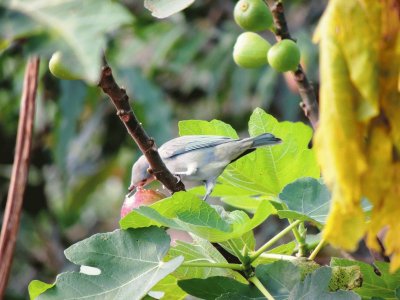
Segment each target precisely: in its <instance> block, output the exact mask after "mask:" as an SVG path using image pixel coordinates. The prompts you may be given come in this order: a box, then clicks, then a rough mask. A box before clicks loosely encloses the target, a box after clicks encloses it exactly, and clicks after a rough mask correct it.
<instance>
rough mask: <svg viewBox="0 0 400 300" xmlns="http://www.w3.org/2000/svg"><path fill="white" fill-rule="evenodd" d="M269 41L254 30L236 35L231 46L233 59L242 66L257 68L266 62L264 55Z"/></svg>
mask: <svg viewBox="0 0 400 300" xmlns="http://www.w3.org/2000/svg"><path fill="white" fill-rule="evenodd" d="M270 47H271V45H270V43H268V41H266V40H265V39H263V38H262V37H261V36H260V35H258V34H257V33H254V32H244V33H242V34H241V35H239V36H238V38H237V40H236V43H235V45H234V46H233V60H234V61H235V63H236V64H237V65H238V66H240V67H242V68H258V67H262V66H263V65H265V64H267V59H266V55H267V52H268V50H269V48H270Z"/></svg>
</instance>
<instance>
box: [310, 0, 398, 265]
mask: <svg viewBox="0 0 400 300" xmlns="http://www.w3.org/2000/svg"><path fill="white" fill-rule="evenodd" d="M397 1H398V0H381V1H376V0H357V1H355V0H354V1H349V0H331V1H330V2H329V5H328V8H327V10H326V11H325V13H324V16H323V18H322V19H321V23H320V24H319V26H318V29H317V33H316V35H315V39H318V41H319V43H320V74H321V88H320V120H319V127H318V129H317V132H316V135H315V141H314V142H315V149H316V151H317V155H318V159H319V162H320V164H321V168H322V173H323V175H324V177H325V181H326V182H327V184H328V186H329V187H330V189H331V190H332V202H333V203H332V208H331V212H330V215H329V217H328V223H327V225H326V228H325V230H324V236H325V238H326V239H327V240H328V241H329V242H331V243H332V244H333V245H335V246H338V247H342V248H344V249H348V250H354V249H355V248H356V246H357V244H358V241H359V240H360V239H361V238H362V237H363V235H364V234H365V233H366V231H367V232H368V239H367V242H368V245H369V246H371V247H376V246H377V245H376V235H377V234H378V233H379V232H380V231H381V230H382V229H383V228H386V229H387V232H386V237H385V240H384V244H385V246H386V252H387V254H388V255H391V256H392V264H391V270H395V269H397V268H399V267H400V239H399V238H398V232H400V225H399V224H400V222H399V220H398V219H399V216H400V201H399V199H400V167H399V165H400V121H399V120H400V93H399V74H400V71H399V70H400V63H399V62H400V50H399V49H400V46H399V44H400V33H399V32H400V30H399V29H400V21H399V16H398V14H399V10H400V7H399V6H396V3H398V2H397ZM362 197H367V198H368V199H369V200H370V202H371V203H372V204H373V206H374V208H373V212H372V216H371V221H370V222H369V223H366V222H365V216H364V214H363V212H362V210H361V208H360V200H361V198H362Z"/></svg>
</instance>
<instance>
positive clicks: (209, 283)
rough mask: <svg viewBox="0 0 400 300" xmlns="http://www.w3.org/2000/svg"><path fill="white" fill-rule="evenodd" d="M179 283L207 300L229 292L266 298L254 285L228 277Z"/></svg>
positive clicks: (183, 287)
mask: <svg viewBox="0 0 400 300" xmlns="http://www.w3.org/2000/svg"><path fill="white" fill-rule="evenodd" d="M178 285H179V286H180V287H181V289H183V290H184V291H185V292H187V293H188V294H190V295H192V296H195V297H198V298H201V299H206V300H213V299H217V298H218V297H220V296H221V295H223V294H227V293H235V294H238V295H241V296H246V297H249V298H250V299H265V298H264V297H263V296H262V294H261V293H260V291H259V290H258V289H257V288H256V287H255V286H254V285H248V284H244V283H240V282H239V281H236V280H234V279H232V278H228V277H221V276H216V277H209V278H206V279H198V278H195V279H186V280H179V281H178Z"/></svg>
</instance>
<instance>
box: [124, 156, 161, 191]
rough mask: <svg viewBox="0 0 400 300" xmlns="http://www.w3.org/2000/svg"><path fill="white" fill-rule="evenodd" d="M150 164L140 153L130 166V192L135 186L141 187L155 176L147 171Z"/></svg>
mask: <svg viewBox="0 0 400 300" xmlns="http://www.w3.org/2000/svg"><path fill="white" fill-rule="evenodd" d="M149 167H150V165H149V163H148V162H147V159H146V157H145V156H144V155H142V156H141V157H140V158H139V159H138V160H137V161H136V162H135V163H134V164H133V166H132V175H131V184H130V186H129V191H130V192H132V191H133V190H134V189H135V188H141V187H143V186H145V185H146V184H148V183H150V182H152V181H153V180H154V179H155V178H154V176H153V175H152V174H150V173H149V172H148V169H149Z"/></svg>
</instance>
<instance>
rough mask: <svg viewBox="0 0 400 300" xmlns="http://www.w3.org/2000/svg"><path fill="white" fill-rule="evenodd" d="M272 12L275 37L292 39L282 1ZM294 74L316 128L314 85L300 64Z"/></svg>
mask: <svg viewBox="0 0 400 300" xmlns="http://www.w3.org/2000/svg"><path fill="white" fill-rule="evenodd" d="M271 12H272V16H273V19H274V24H275V37H276V39H277V41H280V40H283V39H292V37H291V36H290V33H289V29H288V26H287V23H286V18H285V13H284V9H283V4H282V2H281V1H277V2H275V3H274V5H273V6H272V8H271ZM292 74H293V77H294V79H295V81H296V83H297V87H298V89H299V94H300V97H301V103H300V106H301V108H302V109H303V111H304V114H305V116H306V117H307V118H308V119H309V120H310V123H311V125H312V127H313V128H314V129H316V128H317V126H318V118H319V112H318V102H317V97H316V95H315V91H314V87H313V86H312V85H311V84H310V82H309V81H308V79H307V76H306V73H305V72H304V70H303V68H302V67H301V65H300V64H299V66H298V67H297V70H295V71H293V72H292Z"/></svg>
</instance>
